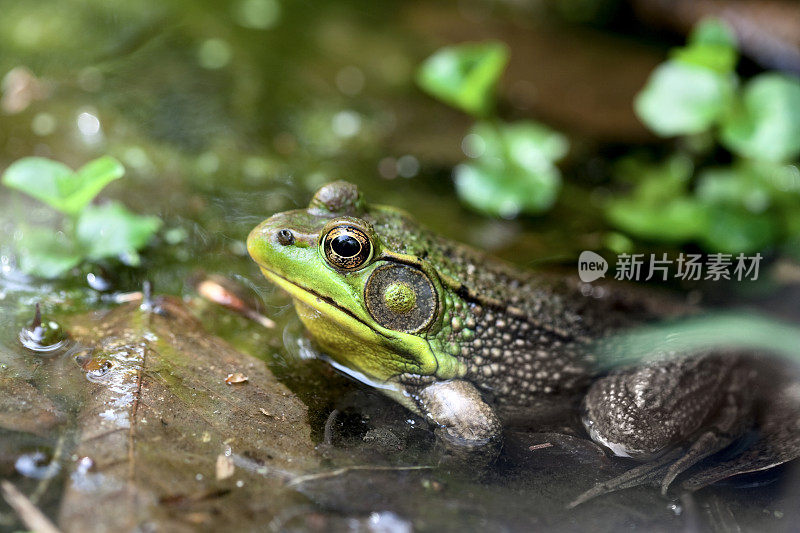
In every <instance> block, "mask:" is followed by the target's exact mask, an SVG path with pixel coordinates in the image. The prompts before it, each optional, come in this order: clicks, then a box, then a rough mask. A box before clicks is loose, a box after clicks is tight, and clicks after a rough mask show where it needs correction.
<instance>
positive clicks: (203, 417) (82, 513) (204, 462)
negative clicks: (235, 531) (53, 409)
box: [59, 298, 317, 532]
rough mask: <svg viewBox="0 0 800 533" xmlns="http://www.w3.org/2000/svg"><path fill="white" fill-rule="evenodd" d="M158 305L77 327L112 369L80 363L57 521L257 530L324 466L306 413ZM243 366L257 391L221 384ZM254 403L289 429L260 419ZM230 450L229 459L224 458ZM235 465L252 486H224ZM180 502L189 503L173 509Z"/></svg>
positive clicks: (180, 315)
mask: <svg viewBox="0 0 800 533" xmlns="http://www.w3.org/2000/svg"><path fill="white" fill-rule="evenodd" d="M154 308H155V312H146V311H142V310H141V309H140V308H139V304H138V302H131V303H130V304H125V305H123V306H121V307H119V308H117V309H115V310H113V311H112V312H110V313H108V314H106V315H105V316H103V317H99V318H97V317H94V316H90V317H89V318H86V317H84V318H81V319H80V320H79V321H76V325H75V326H73V327H72V328H70V330H71V333H72V335H73V336H74V337H75V339H76V340H78V341H79V342H81V343H83V344H85V345H87V346H90V347H91V346H93V347H95V350H94V352H93V353H92V356H91V357H92V358H96V359H97V360H98V361H104V362H107V363H108V364H103V365H92V364H91V363H87V364H85V365H84V368H91V369H94V370H93V371H91V372H87V373H86V377H87V381H86V400H85V403H84V407H83V410H82V411H81V413H80V414H79V415H78V424H79V429H80V433H81V436H80V442H79V444H78V446H77V449H76V450H75V456H77V457H83V458H84V459H80V460H78V461H76V463H75V466H74V467H73V472H72V473H71V476H70V477H69V481H68V482H67V487H66V491H65V495H64V498H63V500H62V504H61V512H60V520H59V523H60V525H61V527H62V528H63V529H64V530H65V531H81V532H84V531H87V532H90V531H128V530H132V529H136V528H137V527H140V526H142V525H143V524H145V523H147V524H148V527H154V528H155V529H168V530H179V531H182V530H186V531H190V530H192V524H194V523H196V517H198V516H201V515H202V516H203V517H204V518H203V520H202V522H203V525H204V527H207V528H208V529H221V528H222V527H224V526H225V525H226V524H231V523H236V524H237V526H240V527H241V528H243V529H256V528H258V527H261V526H263V524H265V523H268V522H269V521H270V520H271V519H272V513H273V512H277V511H276V510H279V509H281V508H282V505H292V502H294V501H295V500H296V499H297V498H299V496H297V495H296V493H294V492H293V491H291V490H289V489H287V488H286V487H285V484H284V480H285V479H286V478H287V477H289V476H291V474H292V473H293V472H297V471H306V470H307V469H312V468H314V466H315V465H316V464H317V459H316V456H315V454H314V449H313V443H312V441H311V438H310V430H309V427H308V425H307V422H306V416H307V415H306V408H305V406H304V405H303V403H302V402H300V401H299V400H298V399H297V398H296V397H295V396H294V394H292V393H291V392H290V391H289V390H288V389H287V388H286V387H285V386H283V385H282V384H281V383H279V382H278V381H277V380H276V379H275V377H274V376H273V375H272V374H271V373H270V372H269V370H268V369H267V368H266V366H265V365H264V363H263V362H262V361H260V360H257V359H254V358H252V357H250V356H247V355H245V354H242V353H240V352H237V351H236V350H234V349H233V348H231V347H230V346H229V345H228V344H226V343H225V342H223V341H222V340H220V339H218V338H215V337H212V336H209V335H208V334H207V333H205V332H204V331H203V330H202V329H201V327H200V325H199V323H198V322H197V321H196V320H195V319H194V317H193V316H192V315H191V313H190V312H189V311H188V310H186V309H185V307H184V306H183V304H182V303H181V302H180V301H179V300H176V299H172V298H159V299H157V300H156V302H155V305H154ZM239 368H247V369H248V374H249V376H248V377H247V378H245V379H248V381H249V386H247V387H241V388H238V387H237V388H236V389H235V390H234V389H232V388H231V387H229V386H228V385H226V383H225V378H226V376H229V375H232V374H235V370H236V369H239ZM75 369H76V371H83V370H82V369H80V368H79V367H75ZM254 405H261V406H265V408H268V409H269V410H270V411H272V412H281V413H286V418H287V420H286V421H283V420H280V419H272V418H267V417H264V416H262V415H261V414H260V413H259V412H258V411H257V410H254V409H253V406H254ZM226 446H229V447H230V450H231V456H230V457H227V458H225V459H224V460H223V461H221V460H220V459H219V457H220V455H219V454H220V450H226V448H225V447H226ZM236 457H242V458H243V459H242V462H243V464H246V465H255V466H254V467H252V468H245V467H243V468H240V469H239V472H240V480H243V481H245V483H242V484H241V486H240V485H239V484H237V486H236V488H234V489H231V488H230V485H229V484H228V483H227V482H224V481H222V480H223V479H224V478H226V477H230V474H232V468H233V464H234V462H235V461H237V459H236ZM228 460H230V461H228ZM217 478H219V479H217ZM226 489H230V492H220V491H224V490H226ZM186 494H190V495H191V494H219V495H220V496H219V497H218V498H216V499H214V500H207V499H203V498H199V499H198V498H192V497H191V496H185V495H186ZM174 501H180V502H182V503H181V505H172V504H168V502H174ZM266 501H269V502H271V503H270V505H269V506H268V507H267V506H263V505H261V504H260V503H259V502H266ZM158 502H162V503H161V504H159V503H158ZM281 502H283V504H282V503H281ZM212 510H213V512H211V511H212ZM192 517H195V519H193V518H192Z"/></svg>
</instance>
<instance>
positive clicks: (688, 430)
mask: <svg viewBox="0 0 800 533" xmlns="http://www.w3.org/2000/svg"><path fill="white" fill-rule="evenodd" d="M752 378H753V373H752V372H751V371H750V370H748V369H747V368H746V367H744V366H741V365H739V364H738V359H737V358H735V357H720V356H710V355H709V356H702V357H697V358H692V359H683V360H680V359H679V360H669V361H661V362H656V363H651V364H649V365H646V366H644V367H641V368H636V369H632V370H624V371H618V372H615V373H614V374H612V375H609V376H607V377H605V378H603V379H600V380H598V381H597V382H595V384H593V385H592V387H591V388H590V390H589V393H588V394H587V396H586V401H585V402H584V408H585V416H584V424H585V426H586V428H587V430H588V432H589V434H590V436H591V437H592V439H593V440H595V441H597V442H599V443H601V444H603V445H605V446H606V447H608V448H609V449H611V450H612V451H613V452H614V453H616V454H617V455H622V456H629V457H634V458H637V459H642V460H646V461H648V462H646V463H644V464H642V465H640V466H637V467H635V468H633V469H631V470H629V471H628V472H625V473H624V474H622V475H620V476H618V477H616V478H613V479H610V480H607V481H604V482H601V483H598V484H597V485H596V486H595V487H593V488H591V489H590V490H588V491H587V492H586V493H584V494H583V495H581V496H580V497H578V498H577V499H576V500H575V501H574V502H573V503H572V504H571V505H572V506H574V505H577V504H579V503H582V502H584V501H587V500H588V499H591V498H593V497H595V496H599V495H601V494H604V493H606V492H612V491H616V490H620V489H624V488H630V487H634V486H638V485H645V484H656V485H660V486H661V490H662V493H665V492H666V491H667V489H668V488H669V486H670V484H671V483H672V481H674V479H675V478H676V477H677V476H678V475H680V474H681V473H682V472H684V471H686V470H687V469H689V468H691V467H692V466H694V465H696V464H697V463H698V462H699V461H701V460H702V459H704V458H706V457H708V456H709V455H712V454H714V453H716V452H718V451H720V450H722V449H723V448H725V447H727V446H729V445H730V444H731V443H732V442H734V441H735V440H736V439H737V438H739V437H740V436H741V435H742V434H743V433H744V432H745V431H746V429H747V428H748V427H749V426H750V425H751V423H752V419H751V416H750V414H751V412H752V395H751V394H749V393H748V391H749V390H750V387H749V383H750V381H751V380H752Z"/></svg>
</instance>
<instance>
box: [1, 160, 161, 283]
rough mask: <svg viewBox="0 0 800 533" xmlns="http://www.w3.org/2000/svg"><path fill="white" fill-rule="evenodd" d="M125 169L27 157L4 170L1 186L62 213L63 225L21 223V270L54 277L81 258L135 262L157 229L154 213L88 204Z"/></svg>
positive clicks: (102, 163) (104, 163)
mask: <svg viewBox="0 0 800 533" xmlns="http://www.w3.org/2000/svg"><path fill="white" fill-rule="evenodd" d="M124 173H125V169H124V168H123V166H122V164H121V163H120V162H119V161H117V160H116V159H114V158H112V157H109V156H105V157H100V158H98V159H95V160H93V161H90V162H89V163H87V164H86V165H84V166H83V167H81V168H80V169H78V170H77V171H73V170H72V169H70V168H69V167H68V166H66V165H64V164H63V163H60V162H58V161H52V160H50V159H45V158H42V157H26V158H24V159H20V160H19V161H16V162H14V163H13V164H11V165H10V166H9V167H8V168H7V169H6V170H5V172H4V173H3V177H2V181H3V184H4V185H6V186H7V187H9V188H12V189H16V190H18V191H21V192H23V193H25V194H27V195H29V196H31V197H33V198H36V199H37V200H39V201H41V202H43V203H45V204H47V205H49V206H50V207H52V208H53V209H55V210H56V211H58V212H60V213H61V214H63V215H65V216H66V218H65V219H64V221H63V224H62V227H61V228H60V229H58V230H56V229H53V228H50V227H38V226H33V227H29V226H21V227H22V231H21V238H19V239H18V240H17V248H18V252H19V260H20V265H19V266H20V268H21V269H22V270H23V271H24V272H26V273H28V274H32V275H35V276H40V277H44V278H56V277H59V276H61V275H63V274H64V273H65V272H67V271H68V270H69V269H71V268H73V267H75V266H77V265H78V264H80V263H81V262H83V261H86V260H88V261H96V260H98V259H104V258H107V257H118V258H120V259H122V260H123V261H124V262H126V263H128V264H136V263H137V262H138V255H137V251H138V250H140V249H141V248H142V247H144V246H145V245H146V244H147V243H148V241H149V240H150V238H151V237H152V236H153V235H154V234H155V232H156V231H158V229H159V227H161V220H160V219H159V218H158V217H154V216H140V215H136V214H134V213H131V212H130V211H128V210H127V209H126V208H125V207H124V206H123V205H121V204H119V203H116V202H109V203H107V204H104V205H99V206H97V205H91V202H92V200H93V199H94V198H95V197H96V196H97V195H98V194H99V193H100V191H101V190H102V189H103V188H104V187H105V186H106V185H108V184H109V183H111V182H112V181H114V180H117V179H119V178H121V177H122V175H123V174H124Z"/></svg>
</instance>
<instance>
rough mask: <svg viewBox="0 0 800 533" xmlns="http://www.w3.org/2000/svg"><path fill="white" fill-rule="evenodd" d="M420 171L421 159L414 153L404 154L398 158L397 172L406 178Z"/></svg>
mask: <svg viewBox="0 0 800 533" xmlns="http://www.w3.org/2000/svg"><path fill="white" fill-rule="evenodd" d="M418 172H419V161H417V158H416V157H414V156H413V155H404V156H402V157H400V158H399V159H398V160H397V173H398V174H399V175H400V176H402V177H404V178H413V177H414V176H416V175H417V173H418Z"/></svg>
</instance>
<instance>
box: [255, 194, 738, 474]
mask: <svg viewBox="0 0 800 533" xmlns="http://www.w3.org/2000/svg"><path fill="white" fill-rule="evenodd" d="M333 230H335V231H333ZM342 232H344V233H345V234H349V233H348V232H350V233H353V232H354V233H353V234H354V235H355V237H357V238H358V239H360V240H359V242H361V243H362V244H363V243H366V242H367V241H368V244H367V246H368V247H370V248H371V250H369V253H368V254H367V253H366V252H365V255H364V256H363V257H361V256H354V257H353V258H350V259H347V261H345V262H342V263H341V265H339V266H337V264H334V263H333V262H332V259H331V258H330V255H329V254H331V251H330V250H331V248H330V245H329V241H330V240H331V239H332V238H333V236H334V235H341V234H342ZM248 250H249V252H250V255H251V256H252V257H253V258H254V259H255V261H256V262H257V263H258V264H259V266H260V267H261V270H262V272H263V273H264V275H265V276H266V277H267V278H268V279H270V280H272V281H274V282H275V283H276V284H277V285H279V286H280V287H282V288H284V289H285V290H287V291H288V292H289V293H290V294H291V295H292V296H293V298H294V300H295V304H296V308H297V310H298V314H299V316H300V318H301V319H302V320H303V322H304V324H305V325H306V327H307V328H308V330H309V331H310V333H311V335H312V337H313V338H314V339H315V340H316V341H317V343H318V344H319V345H320V347H321V348H322V350H323V351H324V352H326V353H327V354H328V355H329V356H330V358H331V360H332V362H333V363H334V364H335V365H336V366H337V367H338V368H340V369H342V370H344V371H346V372H349V373H351V374H352V375H353V376H354V377H356V378H358V379H361V380H362V381H365V382H367V383H369V384H371V385H373V386H376V387H379V388H381V389H382V390H383V391H384V392H385V393H387V394H389V395H390V396H392V397H393V398H395V399H396V400H397V401H399V402H401V403H402V404H404V405H406V406H407V407H408V408H409V409H411V410H413V411H416V412H418V413H420V414H422V415H424V416H426V417H427V418H428V419H429V420H430V421H431V422H433V423H434V424H435V425H436V426H438V427H439V428H440V429H442V431H440V432H439V434H440V435H441V436H442V437H443V438H445V439H446V440H450V441H451V442H453V443H456V444H462V445H466V446H475V445H482V444H485V443H486V442H491V441H495V442H496V441H497V440H498V439H499V435H500V431H501V419H505V420H509V419H512V418H518V417H519V415H520V413H522V414H523V415H524V417H525V418H527V419H530V420H536V419H546V418H548V417H553V416H559V413H561V414H563V413H565V412H567V411H573V412H574V410H575V408H576V407H577V406H578V404H579V403H580V401H581V400H582V399H583V409H584V413H585V417H584V423H585V425H586V427H587V430H588V431H589V433H590V436H591V437H592V438H594V439H595V440H596V441H597V442H599V443H601V444H604V445H606V446H608V447H609V448H610V449H611V450H612V451H614V452H615V453H617V454H618V455H627V456H632V457H639V458H642V459H647V458H652V457H654V456H658V455H659V454H663V453H664V451H665V450H667V449H669V448H670V447H672V446H674V445H675V444H676V443H681V442H684V441H686V440H687V439H688V440H690V441H691V439H692V438H693V436H695V435H697V434H698V432H699V431H700V430H701V429H703V428H704V427H706V426H713V427H714V428H716V429H715V431H714V432H713V433H712V434H708V435H706V434H703V435H705V436H703V437H702V438H701V439H700V441H701V444H700V445H698V446H697V447H696V448H688V451H687V452H686V454H687V457H688V459H685V460H684V463H683V464H681V466H680V468H677V469H674V470H677V471H678V472H679V471H680V470H681V469H684V468H688V467H689V466H691V465H692V464H694V462H696V461H697V460H699V459H698V457H700V458H701V457H705V456H706V455H708V454H710V453H712V452H713V451H716V450H718V449H720V448H721V447H722V446H723V445H725V444H726V443H730V442H731V440H732V438H734V436H735V435H736V434H738V433H741V431H742V426H743V425H742V423H741V421H742V420H747V414H748V412H749V411H750V410H751V407H752V405H751V402H750V401H749V400H747V399H746V398H745V399H741V398H742V397H743V395H742V394H741V392H742V391H743V390H746V389H747V388H748V379H750V378H751V377H752V376H751V373H749V372H747V371H744V370H742V369H740V363H739V360H738V359H737V358H735V357H723V358H720V357H716V356H714V355H713V354H708V355H703V356H699V357H694V358H691V359H679V360H677V361H675V360H671V361H666V362H662V363H651V364H649V365H646V366H644V367H642V368H638V369H633V370H622V371H617V372H615V373H613V374H612V375H610V376H608V377H605V378H601V379H596V378H597V376H596V374H595V370H594V363H595V361H594V358H593V356H592V354H591V352H590V351H589V349H588V346H589V343H591V342H592V341H594V340H596V339H598V338H602V337H603V336H605V335H607V334H609V333H611V332H614V331H617V330H619V329H621V328H626V327H630V326H632V325H635V324H637V323H642V322H645V321H648V320H651V319H655V318H660V317H665V316H670V315H674V314H680V313H685V312H687V311H689V309H688V308H686V307H684V306H681V305H676V304H674V303H668V302H667V301H666V300H663V299H659V300H654V299H652V298H640V297H639V296H638V295H636V294H633V293H631V292H630V290H629V289H620V288H619V287H615V286H613V285H609V286H599V287H598V286H597V285H596V284H595V289H594V290H593V291H592V293H591V294H590V295H585V294H583V293H582V292H581V290H580V286H579V284H578V282H577V280H575V281H574V282H571V281H568V280H565V279H562V278H549V277H547V276H544V275H542V274H536V275H534V274H532V273H530V272H526V271H522V270H519V269H517V268H514V267H512V266H510V265H508V264H506V263H504V262H501V261H499V260H497V259H494V258H491V257H489V256H486V255H485V254H483V253H481V252H479V251H476V250H474V249H471V248H469V247H466V246H464V245H461V244H458V243H455V242H453V241H450V240H448V239H445V238H443V237H441V236H439V235H437V234H435V233H432V232H431V231H429V230H427V229H425V228H423V227H421V226H420V225H419V224H417V223H416V222H415V221H414V219H413V218H411V217H410V216H409V215H408V214H406V213H404V212H402V211H400V210H397V209H394V208H390V207H383V206H374V205H367V204H366V203H365V202H364V201H363V199H362V198H361V196H360V194H359V192H358V190H357V189H356V187H355V186H354V185H352V184H349V183H347V182H335V183H331V184H329V185H326V186H325V187H323V188H322V189H320V190H319V191H318V192H317V194H316V195H315V197H314V199H313V200H312V201H311V204H310V205H309V208H308V209H302V210H297V211H289V212H286V213H279V214H276V215H274V216H272V217H271V218H269V219H268V220H266V221H264V222H263V223H262V224H261V225H259V226H258V227H256V228H255V229H254V230H253V231H252V232H251V234H250V236H249V238H248ZM348 253H349V252H348ZM361 259H363V263H362V262H360V261H361ZM342 265H345V266H342ZM354 265H355V266H354ZM393 276H394V277H393ZM590 385H591V387H590ZM744 396H746V395H744ZM673 474H675V475H677V474H676V472H674V471H673V472H671V473H670V474H668V475H672V477H674V475H673ZM628 486H629V485H628ZM614 488H621V486H620V487H614Z"/></svg>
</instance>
